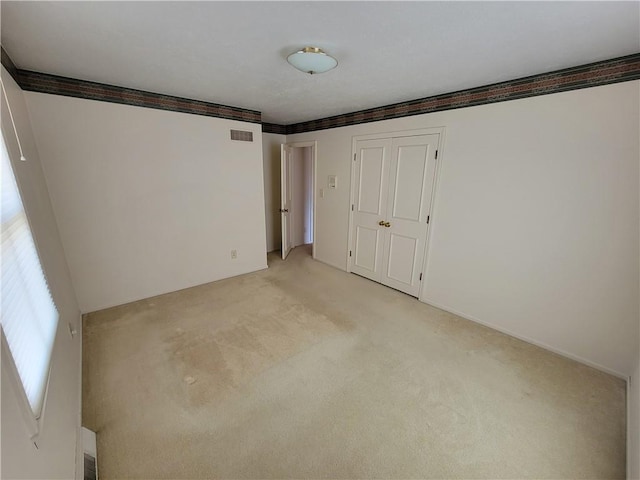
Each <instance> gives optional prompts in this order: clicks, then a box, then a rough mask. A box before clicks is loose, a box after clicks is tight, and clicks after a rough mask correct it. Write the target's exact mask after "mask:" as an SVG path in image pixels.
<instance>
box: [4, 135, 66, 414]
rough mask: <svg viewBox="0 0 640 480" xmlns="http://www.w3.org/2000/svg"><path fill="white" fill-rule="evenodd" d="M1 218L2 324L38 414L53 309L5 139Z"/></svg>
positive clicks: (54, 315)
mask: <svg viewBox="0 0 640 480" xmlns="http://www.w3.org/2000/svg"><path fill="white" fill-rule="evenodd" d="M0 139H1V141H2V149H1V154H2V164H1V166H2V170H1V172H0V173H1V177H2V178H1V186H2V209H1V214H0V220H1V223H2V235H1V243H0V248H1V250H2V251H1V252H0V253H1V256H0V262H1V270H2V283H1V285H0V286H1V290H2V310H1V314H0V317H1V324H2V330H3V332H4V335H5V338H6V340H7V344H8V345H9V350H10V352H11V356H12V358H13V361H14V363H15V366H16V370H17V371H18V375H19V376H20V380H21V382H22V385H23V387H24V391H25V393H26V396H27V399H28V400H29V404H30V406H31V410H32V411H33V413H34V415H35V417H36V418H38V417H39V416H40V413H41V410H42V404H43V400H44V395H45V391H46V386H47V381H48V377H49V364H50V361H51V352H52V350H53V342H54V339H55V334H56V328H57V325H58V311H57V310H56V307H55V305H54V303H53V300H52V298H51V293H50V292H49V287H48V285H47V281H46V279H45V276H44V272H43V271H42V267H41V265H40V259H39V257H38V253H37V251H36V246H35V243H34V240H33V236H32V234H31V229H30V228H29V222H28V220H27V216H26V214H25V211H24V206H23V204H22V199H21V198H20V192H19V190H18V186H17V183H16V179H15V176H14V174H13V169H12V167H11V162H10V160H9V154H8V152H7V147H6V145H5V143H4V138H3V136H2V135H0Z"/></svg>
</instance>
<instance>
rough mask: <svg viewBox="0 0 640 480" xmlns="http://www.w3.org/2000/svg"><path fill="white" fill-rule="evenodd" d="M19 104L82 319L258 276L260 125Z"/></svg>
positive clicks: (51, 98) (39, 97)
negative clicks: (241, 133)
mask: <svg viewBox="0 0 640 480" xmlns="http://www.w3.org/2000/svg"><path fill="white" fill-rule="evenodd" d="M25 97H26V99H27V105H28V108H29V112H30V115H31V119H32V123H33V128H34V132H35V136H36V140H37V143H38V148H39V149H40V152H42V162H43V166H44V171H45V176H46V179H47V184H48V186H49V192H50V194H51V200H52V203H53V208H54V211H55V214H56V218H57V221H58V227H59V229H60V235H61V238H62V243H63V245H64V248H65V251H66V253H67V259H68V261H69V268H70V270H71V277H72V280H73V284H74V286H75V289H76V293H77V296H78V303H79V305H80V309H81V310H82V312H90V311H93V310H99V309H102V308H105V307H110V306H113V305H119V304H123V303H127V302H131V301H134V300H138V299H141V298H147V297H151V296H153V295H158V294H162V293H166V292H171V291H175V290H180V289H183V288H187V287H191V286H194V285H199V284H202V283H206V282H211V281H214V280H218V279H221V278H226V277H230V276H234V275H239V274H242V273H246V272H251V271H255V270H259V269H262V268H266V265H267V264H266V249H265V241H264V239H265V221H264V195H263V179H262V132H261V126H260V125H258V124H252V123H246V122H237V121H231V120H224V119H219V118H211V117H204V116H197V115H190V114H184V113H176V112H168V111H162V110H154V109H148V108H141V107H134V106H128V105H118V104H112V103H105V102H98V101H92V100H84V99H78V98H70V97H62V96H57V95H49V94H43V93H33V92H29V93H26V94H25ZM232 128H235V129H240V130H250V131H252V132H253V137H254V141H253V142H238V141H232V140H230V134H229V130H230V129H232ZM232 249H234V250H237V256H238V258H237V259H232V258H231V250H232Z"/></svg>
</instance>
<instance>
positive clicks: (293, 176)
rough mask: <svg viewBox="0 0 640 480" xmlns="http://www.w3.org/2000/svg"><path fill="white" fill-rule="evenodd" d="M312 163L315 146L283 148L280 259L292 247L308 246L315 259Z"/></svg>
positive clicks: (313, 170)
mask: <svg viewBox="0 0 640 480" xmlns="http://www.w3.org/2000/svg"><path fill="white" fill-rule="evenodd" d="M315 159H316V142H301V143H291V144H282V146H281V166H280V167H281V169H280V172H281V183H280V185H281V187H280V192H281V198H280V215H281V226H282V258H283V259H285V258H287V255H288V254H289V253H290V252H291V250H292V249H294V248H295V247H299V246H302V245H306V246H310V248H309V247H307V248H306V249H304V251H305V252H307V251H310V252H311V256H312V257H313V258H315V249H314V247H313V238H314V231H315V198H314V191H315V187H314V185H315Z"/></svg>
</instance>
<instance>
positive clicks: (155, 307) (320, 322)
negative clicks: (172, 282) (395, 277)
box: [82, 247, 626, 480]
mask: <svg viewBox="0 0 640 480" xmlns="http://www.w3.org/2000/svg"><path fill="white" fill-rule="evenodd" d="M83 327H84V333H83V412H82V414H83V415H82V416H83V424H84V425H85V426H86V427H87V428H90V429H92V430H95V431H96V432H97V439H98V468H99V476H100V478H101V479H103V480H106V479H124V478H158V479H159V478H174V479H192V478H193V479H195V478H335V479H338V478H339V479H347V478H348V479H355V478H476V479H477V478H509V479H512V478H554V479H557V478H572V479H575V478H599V479H604V478H607V479H613V478H624V476H625V436H626V434H625V409H626V406H625V384H624V382H623V381H622V380H620V379H618V378H615V377H613V376H610V375H607V374H605V373H602V372H600V371H597V370H595V369H592V368H590V367H587V366H584V365H582V364H580V363H577V362H574V361H572V360H568V359H566V358H563V357H560V356H558V355H555V354H553V353H550V352H548V351H546V350H543V349H541V348H538V347H535V346H533V345H530V344H528V343H525V342H522V341H520V340H517V339H514V338H512V337H509V336H507V335H504V334H501V333H499V332H496V331H494V330H492V329H489V328H486V327H483V326H480V325H478V324H475V323H473V322H470V321H467V320H464V319H462V318H460V317H457V316H455V315H453V314H450V313H447V312H444V311H442V310H439V309H437V308H433V307H430V306H428V305H426V304H423V303H420V302H418V301H417V300H416V299H414V298H411V297H409V296H407V295H404V294H402V293H400V292H397V291H395V290H392V289H389V288H386V287H384V286H382V285H378V284H376V283H374V282H371V281H368V280H366V279H363V278H360V277H358V276H356V275H351V274H347V273H345V272H342V271H340V270H337V269H334V268H332V267H329V266H327V265H324V264H322V263H319V262H316V261H314V260H312V259H311V257H310V249H309V247H298V248H296V249H295V250H294V251H293V252H292V253H291V254H290V256H289V258H288V259H287V260H286V261H282V260H280V259H279V258H278V257H277V256H275V255H269V269H267V270H263V271H261V272H256V273H252V274H248V275H243V276H240V277H235V278H231V279H227V280H222V281H218V282H213V283H210V284H206V285H202V286H198V287H194V288H190V289H187V290H182V291H179V292H175V293H170V294H167V295H162V296H158V297H154V298H150V299H146V300H141V301H138V302H135V303H131V304H128V305H124V306H120V307H115V308H111V309H108V310H103V311H100V312H95V313H91V314H88V315H85V317H84V319H83Z"/></svg>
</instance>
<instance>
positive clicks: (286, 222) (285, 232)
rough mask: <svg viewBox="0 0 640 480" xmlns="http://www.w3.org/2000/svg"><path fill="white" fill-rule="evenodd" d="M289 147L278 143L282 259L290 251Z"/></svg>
mask: <svg viewBox="0 0 640 480" xmlns="http://www.w3.org/2000/svg"><path fill="white" fill-rule="evenodd" d="M291 150H292V149H291V147H289V146H288V145H285V144H282V145H280V218H281V225H282V259H283V260H284V259H285V258H287V255H289V252H290V251H291V243H292V241H291V216H290V210H291V200H292V194H291V154H292V151H291Z"/></svg>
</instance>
